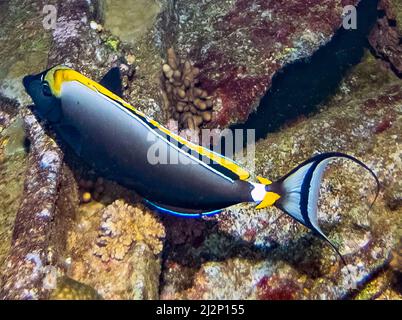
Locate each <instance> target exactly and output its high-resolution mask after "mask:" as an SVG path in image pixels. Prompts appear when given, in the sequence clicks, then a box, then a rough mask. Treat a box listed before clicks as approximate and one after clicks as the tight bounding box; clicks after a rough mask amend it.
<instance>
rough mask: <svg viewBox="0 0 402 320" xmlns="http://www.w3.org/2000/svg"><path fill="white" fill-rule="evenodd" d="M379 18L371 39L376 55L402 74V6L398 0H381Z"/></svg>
mask: <svg viewBox="0 0 402 320" xmlns="http://www.w3.org/2000/svg"><path fill="white" fill-rule="evenodd" d="M379 9H380V10H381V12H382V13H383V16H382V17H381V18H379V19H378V21H377V24H376V26H375V27H374V29H373V31H372V32H371V35H370V37H369V41H370V44H371V46H372V47H373V49H374V51H375V52H376V55H377V56H378V57H380V58H382V59H384V60H385V61H386V62H387V63H389V64H390V66H391V67H392V68H393V70H395V72H397V73H398V74H399V75H400V76H401V75H402V6H401V4H400V2H399V1H397V0H381V1H380V4H379Z"/></svg>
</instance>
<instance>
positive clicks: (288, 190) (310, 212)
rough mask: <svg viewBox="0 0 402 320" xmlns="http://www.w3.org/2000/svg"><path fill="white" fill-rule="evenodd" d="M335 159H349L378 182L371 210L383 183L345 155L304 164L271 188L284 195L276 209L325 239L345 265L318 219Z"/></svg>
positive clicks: (326, 156)
mask: <svg viewBox="0 0 402 320" xmlns="http://www.w3.org/2000/svg"><path fill="white" fill-rule="evenodd" d="M336 158H346V159H349V160H352V161H353V162H355V163H357V164H358V165H360V166H362V167H363V168H365V169H366V170H368V171H369V172H370V173H371V175H372V176H373V177H374V179H375V181H376V183H377V190H376V196H375V198H374V201H373V202H372V204H371V206H370V209H371V207H372V206H373V204H374V202H375V201H376V199H377V197H378V194H379V191H380V182H379V180H378V178H377V176H376V174H375V173H374V172H373V170H371V169H370V168H369V167H367V166H366V165H365V164H364V163H363V162H361V161H360V160H358V159H356V158H354V157H352V156H349V155H347V154H343V153H338V152H332V153H323V154H319V155H317V156H315V157H313V158H311V159H309V160H307V161H305V162H303V163H302V164H300V165H299V166H297V167H296V168H295V169H293V170H292V171H291V172H289V173H288V174H287V175H286V176H284V177H282V178H281V179H280V180H278V181H277V182H275V183H273V184H272V185H270V186H269V187H270V188H272V190H273V191H275V192H277V193H278V194H279V195H280V196H281V197H280V199H279V200H277V201H276V202H275V206H276V207H278V208H279V209H281V210H282V211H284V212H286V213H287V214H288V215H290V216H291V217H293V218H294V219H296V220H297V221H299V222H300V223H302V224H303V225H305V226H306V227H307V228H309V229H310V230H312V231H313V232H314V233H316V234H317V235H318V236H320V237H321V238H323V239H324V240H326V241H327V242H328V243H329V244H330V245H331V247H332V248H333V249H334V250H335V251H336V252H337V253H338V255H339V256H340V257H341V259H342V261H343V262H344V263H345V260H344V259H343V257H342V255H341V254H340V253H339V250H338V248H337V247H336V246H335V245H334V244H333V243H332V242H331V241H330V240H329V239H328V237H327V236H326V235H325V234H324V233H323V232H322V230H321V229H320V226H319V224H318V218H317V203H318V197H319V191H320V185H321V180H322V177H323V174H324V171H325V168H326V166H327V165H328V163H329V162H330V161H331V160H333V159H336ZM345 265H346V263H345Z"/></svg>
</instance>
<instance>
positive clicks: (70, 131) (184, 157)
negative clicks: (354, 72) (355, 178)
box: [23, 66, 379, 250]
mask: <svg viewBox="0 0 402 320" xmlns="http://www.w3.org/2000/svg"><path fill="white" fill-rule="evenodd" d="M113 75H114V76H113ZM105 79H108V81H105ZM119 82H120V74H119V72H118V70H117V69H116V68H115V69H112V70H111V71H110V72H109V73H108V74H107V75H106V76H105V78H104V80H102V81H101V82H100V84H99V83H97V82H94V81H92V80H90V79H89V78H87V77H85V76H84V75H82V74H80V73H79V72H77V71H74V70H72V69H70V68H67V67H64V66H56V67H53V68H51V69H49V70H46V71H44V72H42V73H40V74H38V75H33V76H26V77H25V78H24V80H23V83H24V86H25V88H26V91H27V92H28V94H29V95H30V96H31V97H32V99H33V101H34V105H35V107H34V111H35V113H36V114H37V116H38V117H39V118H40V119H42V120H46V122H47V123H49V125H50V127H51V128H52V130H53V131H54V132H55V133H56V136H59V137H60V138H61V139H62V140H63V141H64V142H66V143H67V144H68V145H69V146H70V147H71V148H72V149H73V150H74V152H75V153H76V154H77V155H78V156H79V157H80V158H81V159H82V160H83V161H85V162H86V163H88V164H89V165H91V166H93V167H94V168H95V169H96V170H97V171H98V172H99V173H101V174H102V175H104V176H105V177H107V178H109V179H112V180H114V181H116V182H118V183H120V184H121V185H123V186H126V187H128V188H132V189H134V190H135V191H136V192H137V193H138V194H140V195H141V196H142V197H144V199H147V200H146V201H147V202H148V203H150V204H152V205H153V206H154V207H156V208H158V209H160V210H162V211H165V212H168V213H171V214H175V215H179V216H183V217H202V216H207V215H213V214H216V213H218V212H220V211H221V210H222V209H224V208H227V207H229V206H232V205H236V204H239V203H243V202H252V203H256V205H257V206H256V209H262V208H266V207H269V206H276V207H277V208H279V209H281V210H282V211H284V212H285V213H287V214H288V215H289V216H291V217H293V218H294V219H296V220H297V221H299V222H300V223H302V224H303V225H305V226H306V227H307V228H309V229H310V230H312V231H313V232H315V233H316V234H317V235H319V236H320V237H322V238H323V239H325V240H327V241H328V242H329V243H330V244H331V245H332V246H333V247H334V248H335V246H334V245H333V244H332V243H331V242H330V241H329V240H328V238H327V237H326V236H325V235H324V233H323V232H322V231H321V229H320V227H319V224H318V220H317V202H318V196H319V189H320V183H321V180H322V177H323V173H324V170H325V168H326V166H327V165H328V163H329V162H330V161H331V160H333V159H336V158H346V159H349V160H352V161H354V162H355V163H357V164H358V165H360V166H362V167H364V168H365V169H367V170H368V171H369V172H370V173H371V174H372V176H373V177H374V179H375V181H376V182H377V195H378V192H379V181H378V178H377V176H376V175H375V174H374V172H373V171H372V170H371V169H370V168H368V167H367V166H366V165H365V164H364V163H362V162H361V161H359V160H358V159H356V158H354V157H352V156H349V155H346V154H342V153H324V154H319V155H316V156H314V157H313V158H311V159H309V160H307V161H305V162H304V163H302V164H300V165H299V166H298V167H296V168H295V169H294V170H292V171H291V172H290V173H289V174H287V175H286V176H284V177H283V178H281V179H279V180H278V181H276V182H271V181H270V180H268V179H265V178H261V177H259V178H258V182H251V181H249V177H250V174H249V172H248V171H247V170H245V169H243V168H242V167H240V166H239V165H238V164H236V163H235V162H234V161H232V160H230V159H228V158H226V157H224V156H222V155H219V154H217V153H214V152H212V151H211V150H209V149H207V148H204V147H201V146H198V145H196V144H193V143H191V142H189V141H187V140H185V139H184V138H182V137H180V136H178V135H176V134H174V133H172V132H170V131H169V130H168V129H166V128H165V127H163V126H162V125H160V124H159V123H158V122H156V121H154V120H152V119H150V118H148V117H147V116H146V115H145V114H143V113H142V112H140V111H139V110H137V109H136V108H135V107H133V106H131V105H130V104H128V103H127V102H125V101H124V100H123V99H122V98H121V97H120V96H119V92H121V91H120V89H119V85H118V83H119ZM108 88H109V89H108ZM150 137H151V139H150ZM156 142H157V143H158V144H159V146H162V147H163V148H164V151H165V152H166V153H167V155H168V158H169V159H171V158H175V159H178V160H179V161H177V162H175V163H168V164H153V163H151V162H150V161H149V159H148V152H149V150H150V148H152V147H153V146H154V145H155V143H156ZM202 159H208V160H209V161H208V162H206V161H203V160H202ZM377 195H376V197H377ZM335 250H336V248H335Z"/></svg>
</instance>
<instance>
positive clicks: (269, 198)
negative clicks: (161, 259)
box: [255, 192, 281, 209]
mask: <svg viewBox="0 0 402 320" xmlns="http://www.w3.org/2000/svg"><path fill="white" fill-rule="evenodd" d="M280 197H281V196H280V195H279V194H277V193H275V192H267V193H266V194H265V196H264V200H262V201H261V202H260V204H259V205H258V206H257V207H255V208H256V209H264V208H266V207H270V206H272V205H273V204H274V203H275V202H276V201H277V200H278V199H279V198H280Z"/></svg>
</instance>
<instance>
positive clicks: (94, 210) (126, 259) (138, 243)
mask: <svg viewBox="0 0 402 320" xmlns="http://www.w3.org/2000/svg"><path fill="white" fill-rule="evenodd" d="M164 235H165V230H164V228H163V226H162V225H161V224H160V222H159V221H158V220H157V219H156V217H155V216H154V215H153V214H152V212H151V211H149V210H147V209H146V208H144V207H143V206H140V205H134V206H133V205H130V204H128V203H126V202H125V201H123V200H117V201H115V202H113V203H112V204H110V205H108V206H106V207H105V206H104V205H103V204H102V203H100V202H96V201H92V202H90V203H88V204H83V205H82V206H81V207H80V211H79V213H78V215H77V220H76V221H75V223H74V225H73V227H72V229H71V231H70V232H69V237H68V241H67V243H68V245H67V251H66V255H67V256H68V258H67V259H68V261H69V267H68V272H67V274H68V276H69V277H71V278H72V279H74V280H77V281H79V282H82V283H85V284H87V285H90V286H91V287H93V288H95V289H96V290H97V291H98V292H99V294H101V295H102V297H103V298H105V299H157V298H158V296H159V292H158V288H159V276H160V272H161V266H160V264H161V261H160V252H161V250H162V247H163V243H162V239H161V238H163V237H164Z"/></svg>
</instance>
